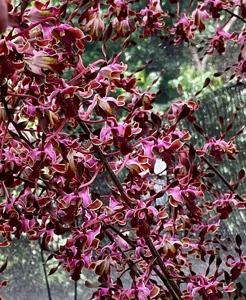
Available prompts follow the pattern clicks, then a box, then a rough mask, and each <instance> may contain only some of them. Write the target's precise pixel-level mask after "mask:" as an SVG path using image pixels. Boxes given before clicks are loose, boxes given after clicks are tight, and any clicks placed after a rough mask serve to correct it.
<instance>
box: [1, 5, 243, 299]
mask: <svg viewBox="0 0 246 300" xmlns="http://www.w3.org/2000/svg"><path fill="white" fill-rule="evenodd" d="M61 2H62V1H61ZM70 2H71V3H68V2H67V1H64V3H63V2H62V3H61V4H60V5H59V6H58V7H52V6H51V5H50V1H47V2H45V1H43V2H38V1H23V2H22V3H21V5H18V6H14V4H13V3H11V2H9V3H8V9H9V14H8V15H5V17H4V18H1V19H0V21H1V24H0V30H1V31H2V32H3V31H4V30H5V28H6V24H7V19H8V20H9V27H8V29H7V31H5V33H4V34H3V35H2V36H1V40H0V60H1V66H0V81H1V95H0V96H1V99H0V100H1V105H0V145H1V146H0V155H1V162H0V179H1V204H0V231H1V241H0V246H1V247H5V246H8V245H9V244H10V243H11V241H12V240H13V239H14V238H17V239H18V238H19V237H20V236H21V235H22V234H25V235H26V236H27V237H28V238H30V239H31V240H41V241H42V243H41V245H42V248H43V249H44V250H46V251H48V253H50V256H49V258H53V259H56V260H57V261H58V263H59V265H60V264H62V265H63V267H64V268H65V269H66V270H67V271H68V272H70V274H71V276H72V278H73V279H74V280H78V279H79V278H80V274H81V271H82V269H83V268H87V269H89V270H91V271H94V272H95V274H96V275H97V276H98V285H97V288H98V289H97V291H96V292H95V293H94V295H93V299H158V298H161V299H173V298H174V299H187V300H188V299H195V298H196V297H198V296H199V295H200V296H201V297H202V298H203V299H222V298H223V299H225V297H227V294H228V293H229V295H230V294H231V293H233V292H235V293H237V291H236V285H235V283H234V281H235V279H237V278H238V277H239V276H240V273H241V272H244V271H245V257H244V256H243V254H242V250H241V248H240V247H241V240H240V237H239V236H237V239H236V242H237V248H236V249H237V253H238V256H235V257H233V256H228V257H227V260H226V264H225V265H223V266H222V265H221V258H220V257H221V255H222V254H221V252H222V250H223V249H225V247H224V246H223V241H222V240H220V236H219V229H220V222H221V220H224V219H227V218H228V217H229V215H230V214H231V212H232V211H233V210H234V209H243V208H245V204H244V202H243V199H242V197H240V196H239V195H237V194H235V193H233V191H227V192H225V193H223V192H222V191H217V190H215V189H210V185H209V184H208V181H207V179H208V178H209V177H210V175H211V170H210V169H209V168H208V166H207V165H206V164H205V162H204V157H206V156H210V158H211V159H216V160H220V161H223V160H224V159H225V158H226V157H228V158H229V159H234V158H235V157H236V154H237V150H236V148H235V145H234V144H233V138H232V139H231V140H229V141H225V140H224V139H222V137H221V138H219V139H216V138H215V137H211V138H210V139H207V141H206V142H205V143H204V146H203V147H200V148H196V147H195V146H191V145H190V140H191V133H189V132H188V131H187V130H183V129H182V130H181V129H180V128H179V121H180V120H181V119H184V118H187V119H188V120H189V121H190V122H192V123H193V122H195V118H194V117H193V112H194V111H196V110H197V109H198V105H197V103H196V102H195V101H194V100H192V99H190V100H188V101H181V100H176V101H175V102H174V103H173V104H172V105H171V107H170V109H169V111H168V112H167V113H166V114H164V115H161V114H160V113H153V112H151V108H152V103H153V102H154V99H155V96H156V95H155V94H154V93H152V92H151V91H150V90H148V91H142V90H141V89H140V88H139V87H138V86H137V80H136V78H135V76H134V74H129V73H126V71H127V65H125V64H124V63H122V62H121V60H120V53H119V54H118V55H115V56H114V57H113V58H111V59H108V60H106V58H105V59H98V60H97V61H94V62H92V63H91V64H89V65H84V64H83V53H84V51H85V49H86V44H87V43H89V42H91V41H97V40H98V41H102V43H103V50H102V52H103V54H104V56H105V57H106V55H105V51H106V47H105V43H106V42H107V40H108V39H110V38H111V39H113V40H115V39H119V38H124V42H123V48H122V51H123V50H124V48H125V47H127V45H128V44H127V41H125V38H127V37H128V36H129V35H130V34H131V33H132V32H134V31H139V32H140V35H141V36H144V37H146V36H149V35H153V34H157V33H159V34H163V33H164V32H165V33H166V32H169V33H170V39H172V37H174V40H175V41H176V43H180V42H182V41H189V40H191V39H193V38H194V37H195V33H196V31H197V30H198V31H202V30H204V27H205V26H206V25H205V24H206V20H208V19H211V18H218V16H219V14H220V13H222V12H223V10H224V9H234V8H235V7H237V6H241V11H243V9H244V7H243V5H244V1H203V3H201V4H199V6H198V7H197V8H196V9H195V10H194V12H188V11H187V12H186V14H183V16H182V17H181V18H178V20H177V22H175V24H174V26H173V27H172V26H171V27H170V28H168V27H167V26H166V25H165V19H166V18H168V16H169V12H166V11H165V10H164V8H162V7H161V5H160V2H159V1H158V0H149V1H147V3H146V5H145V7H140V8H139V9H138V10H136V8H134V7H135V6H134V5H131V3H130V2H129V1H124V0H119V1H116V0H109V1H106V2H105V3H104V4H103V8H101V3H100V1H96V0H95V1H70ZM132 2H134V1H132ZM173 2H177V1H173ZM0 4H1V5H4V7H5V5H6V3H5V2H4V1H1V2H0ZM6 7H7V6H6ZM71 7H72V9H70V8H71ZM105 8H106V9H105ZM0 11H1V13H4V10H1V9H0ZM110 21H112V23H111V24H112V25H109V24H110ZM74 24H77V26H74ZM215 32H216V33H215V36H214V37H212V38H211V47H210V48H209V49H210V50H209V53H213V51H214V49H216V50H218V52H220V53H223V52H224V48H225V47H226V43H227V42H228V41H233V42H234V43H238V44H239V46H240V47H241V51H243V46H244V43H243V41H244V36H245V32H244V31H243V30H242V31H241V32H239V33H233V34H231V33H226V32H224V31H223V29H219V30H216V31H215ZM244 59H245V58H244V57H243V55H241V56H240V60H239V62H238V64H239V65H240V66H243V65H244V64H245V61H244ZM237 68H239V67H238V65H237ZM239 73H240V74H239ZM239 73H238V75H239V77H240V76H241V77H242V76H243V74H244V73H245V70H244V68H243V67H240V72H239ZM69 74H70V75H69ZM158 160H161V161H163V162H165V165H166V169H165V170H163V171H164V173H165V174H166V175H165V177H167V178H168V181H167V180H166V178H163V172H161V173H156V172H155V169H156V168H155V165H156V164H157V162H158ZM102 175H103V177H102V178H105V180H106V182H105V185H106V186H108V188H107V189H106V190H109V191H108V192H106V191H105V192H104V193H101V194H99V193H98V192H96V189H95V186H96V185H97V184H98V183H97V178H98V177H99V176H102ZM241 177H243V176H241ZM119 178H120V179H119ZM160 179H161V187H158V188H157V185H156V182H157V181H160ZM241 180H242V178H241ZM207 194H209V195H210V197H207ZM208 199H209V200H208ZM56 236H62V237H63V239H62V241H63V242H61V244H60V246H59V247H58V248H57V249H53V247H52V241H53V239H54V238H55V237H56ZM220 245H221V247H220ZM218 247H220V248H221V249H220V250H218ZM214 260H215V264H214V265H213V266H211V265H212V264H213V261H214ZM197 261H199V262H200V268H202V271H201V270H195V268H196V264H197ZM222 269H224V270H225V273H223V272H222ZM127 271H128V272H127ZM224 274H225V275H224ZM122 278H124V280H123V279H122ZM126 278H128V279H127V280H128V281H127V282H128V284H125V279H126ZM161 281H162V282H161ZM129 282H130V283H129ZM5 283H6V282H2V283H1V285H5ZM87 285H88V286H91V283H88V282H87Z"/></svg>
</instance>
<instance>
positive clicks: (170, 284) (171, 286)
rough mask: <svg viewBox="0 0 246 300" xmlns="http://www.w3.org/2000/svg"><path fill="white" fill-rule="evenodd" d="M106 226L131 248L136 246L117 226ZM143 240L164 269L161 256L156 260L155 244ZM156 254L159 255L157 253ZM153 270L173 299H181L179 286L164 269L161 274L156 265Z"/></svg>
mask: <svg viewBox="0 0 246 300" xmlns="http://www.w3.org/2000/svg"><path fill="white" fill-rule="evenodd" d="M108 227H109V228H111V229H112V230H113V231H114V232H115V233H117V235H119V236H120V237H121V238H122V239H123V240H125V241H126V242H127V243H128V244H129V245H130V246H131V247H132V248H136V246H135V244H134V243H133V242H132V241H131V240H130V239H129V238H128V237H127V236H125V235H124V234H123V233H122V232H120V231H119V230H118V229H117V228H115V227H114V226H112V225H108ZM147 239H148V238H147ZM145 242H146V244H147V245H148V247H149V248H151V249H150V251H151V253H152V252H154V254H153V253H152V256H153V257H155V258H156V263H157V264H158V265H159V267H160V268H161V269H163V270H164V269H166V268H165V266H164V264H163V261H162V259H161V258H160V260H161V261H159V262H158V258H157V256H156V253H158V251H157V250H156V249H155V246H154V245H153V243H152V241H151V240H150V242H149V240H148V241H146V240H145ZM154 250H155V251H154ZM140 256H141V257H142V258H143V260H144V261H146V262H147V263H149V258H147V257H145V256H144V254H143V253H142V252H140ZM158 256H160V255H159V253H158ZM160 265H161V266H162V267H161V266H160ZM153 270H154V272H155V273H156V275H158V276H159V278H160V279H161V280H162V282H163V283H164V284H165V286H166V287H167V289H168V290H169V292H170V294H171V295H172V296H173V299H175V300H181V299H182V298H181V291H180V290H179V287H178V286H177V285H176V283H175V282H174V281H173V280H171V279H169V278H168V276H169V275H168V274H167V271H166V270H165V274H163V273H161V272H160V271H159V270H158V268H157V267H156V266H153Z"/></svg>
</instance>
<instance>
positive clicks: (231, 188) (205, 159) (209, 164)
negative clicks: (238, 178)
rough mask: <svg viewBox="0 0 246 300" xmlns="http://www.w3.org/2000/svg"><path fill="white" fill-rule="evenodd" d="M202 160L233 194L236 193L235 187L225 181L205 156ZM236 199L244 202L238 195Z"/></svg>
mask: <svg viewBox="0 0 246 300" xmlns="http://www.w3.org/2000/svg"><path fill="white" fill-rule="evenodd" d="M200 158H201V160H203V161H204V162H205V163H206V164H207V165H208V166H209V167H210V169H212V170H213V172H214V173H215V174H216V175H217V176H218V177H219V178H220V179H221V180H222V181H223V182H224V184H225V185H226V186H227V187H228V189H229V190H230V191H231V192H234V193H235V190H234V189H233V187H232V186H231V185H230V183H229V182H228V181H227V180H226V179H225V177H224V176H223V175H222V174H221V173H220V172H219V171H218V170H217V169H216V167H215V166H214V165H213V164H211V162H210V161H209V160H208V159H207V158H206V157H204V156H202V157H200ZM236 198H238V199H239V200H241V201H243V202H244V200H243V198H242V197H241V196H240V195H238V194H236Z"/></svg>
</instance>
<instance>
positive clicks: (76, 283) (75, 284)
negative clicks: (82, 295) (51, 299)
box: [74, 280, 78, 300]
mask: <svg viewBox="0 0 246 300" xmlns="http://www.w3.org/2000/svg"><path fill="white" fill-rule="evenodd" d="M74 300H78V281H77V280H75V281H74Z"/></svg>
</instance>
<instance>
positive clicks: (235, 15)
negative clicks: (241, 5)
mask: <svg viewBox="0 0 246 300" xmlns="http://www.w3.org/2000/svg"><path fill="white" fill-rule="evenodd" d="M224 11H226V12H227V13H228V14H230V15H231V16H233V17H236V18H237V19H238V20H240V21H242V22H243V23H246V20H245V19H244V18H242V17H241V16H239V15H237V14H235V13H234V12H232V11H230V10H229V9H227V8H225V9H224Z"/></svg>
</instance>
